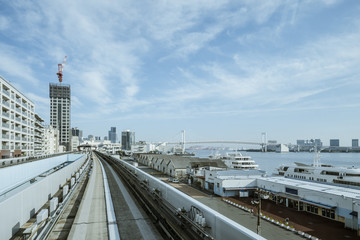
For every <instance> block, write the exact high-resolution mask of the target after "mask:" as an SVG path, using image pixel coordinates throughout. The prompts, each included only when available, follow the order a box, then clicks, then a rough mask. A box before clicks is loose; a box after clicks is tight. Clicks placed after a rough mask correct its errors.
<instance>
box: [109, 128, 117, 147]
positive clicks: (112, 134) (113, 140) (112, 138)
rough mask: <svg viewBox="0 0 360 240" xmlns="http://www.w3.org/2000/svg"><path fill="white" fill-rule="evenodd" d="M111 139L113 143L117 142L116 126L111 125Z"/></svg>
mask: <svg viewBox="0 0 360 240" xmlns="http://www.w3.org/2000/svg"><path fill="white" fill-rule="evenodd" d="M109 141H110V142H111V143H116V142H117V135H116V127H111V128H110V131H109Z"/></svg>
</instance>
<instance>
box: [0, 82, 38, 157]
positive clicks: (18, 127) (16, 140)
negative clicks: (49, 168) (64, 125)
mask: <svg viewBox="0 0 360 240" xmlns="http://www.w3.org/2000/svg"><path fill="white" fill-rule="evenodd" d="M0 98H1V101H0V109H1V110H2V111H1V112H2V113H1V118H0V121H1V125H0V128H1V135H0V141H1V147H0V159H1V158H10V157H20V156H34V126H35V113H34V112H35V105H34V103H33V102H31V101H30V99H28V98H27V97H26V96H25V95H24V94H23V93H21V92H20V91H18V90H17V89H16V88H15V87H14V86H13V85H12V84H11V83H10V82H8V81H7V80H6V79H5V78H3V77H2V76H0Z"/></svg>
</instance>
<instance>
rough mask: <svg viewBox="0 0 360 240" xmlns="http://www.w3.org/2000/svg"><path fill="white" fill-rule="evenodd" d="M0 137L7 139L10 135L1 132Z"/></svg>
mask: <svg viewBox="0 0 360 240" xmlns="http://www.w3.org/2000/svg"><path fill="white" fill-rule="evenodd" d="M2 138H3V139H9V138H10V135H8V134H2Z"/></svg>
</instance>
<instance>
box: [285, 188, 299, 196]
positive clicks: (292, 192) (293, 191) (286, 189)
mask: <svg viewBox="0 0 360 240" xmlns="http://www.w3.org/2000/svg"><path fill="white" fill-rule="evenodd" d="M285 191H286V192H287V193H290V194H294V195H298V190H297V189H294V188H285Z"/></svg>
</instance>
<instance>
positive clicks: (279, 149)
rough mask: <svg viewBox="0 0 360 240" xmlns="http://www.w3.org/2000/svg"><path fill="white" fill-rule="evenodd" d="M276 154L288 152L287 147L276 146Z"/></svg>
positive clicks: (282, 145) (283, 145)
mask: <svg viewBox="0 0 360 240" xmlns="http://www.w3.org/2000/svg"><path fill="white" fill-rule="evenodd" d="M275 151H276V152H278V153H282V152H289V147H288V146H286V145H285V144H278V145H276V150H275Z"/></svg>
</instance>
